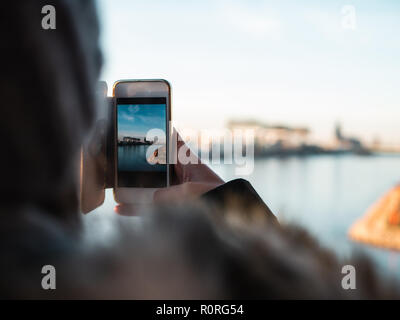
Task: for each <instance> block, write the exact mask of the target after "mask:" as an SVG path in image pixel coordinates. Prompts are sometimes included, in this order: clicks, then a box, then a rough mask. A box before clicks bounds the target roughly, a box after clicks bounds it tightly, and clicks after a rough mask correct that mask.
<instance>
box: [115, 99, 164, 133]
mask: <svg viewBox="0 0 400 320" xmlns="http://www.w3.org/2000/svg"><path fill="white" fill-rule="evenodd" d="M165 111H166V110H165V104H146V105H134V104H129V105H118V115H117V119H118V138H123V137H125V136H129V137H135V138H143V137H146V134H147V132H148V131H149V130H152V129H161V130H163V131H164V132H165V129H166V114H165Z"/></svg>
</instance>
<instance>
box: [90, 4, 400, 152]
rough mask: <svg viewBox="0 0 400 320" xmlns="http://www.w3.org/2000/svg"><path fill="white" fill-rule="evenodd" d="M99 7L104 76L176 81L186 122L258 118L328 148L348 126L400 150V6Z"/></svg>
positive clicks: (201, 125)
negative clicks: (337, 128)
mask: <svg viewBox="0 0 400 320" xmlns="http://www.w3.org/2000/svg"><path fill="white" fill-rule="evenodd" d="M97 3H98V8H99V14H100V21H101V29H102V37H101V42H102V47H103V52H104V58H105V64H104V68H103V72H102V79H103V80H106V81H107V82H108V84H109V87H112V83H113V82H114V81H116V80H119V79H126V78H128V79H129V78H136V79H138V78H163V79H167V80H168V81H169V82H170V83H171V85H172V90H173V96H172V118H173V120H175V121H177V122H178V123H179V124H181V125H183V126H186V127H191V128H195V129H216V128H222V127H223V126H224V125H225V124H226V123H227V121H229V120H230V119H257V120H259V121H263V122H266V123H269V124H284V125H292V126H307V127H309V128H310V129H311V130H312V137H313V138H314V139H315V140H317V141H328V140H329V139H332V137H333V131H334V125H335V123H336V122H340V123H341V124H342V128H343V131H344V133H345V134H347V135H351V136H356V137H359V138H361V139H362V140H363V141H364V142H367V143H368V142H371V141H373V140H374V139H376V138H379V140H380V141H381V142H382V143H384V144H387V145H400V90H399V83H400V82H399V80H400V39H399V34H400V19H399V14H400V1H398V0H371V1H368V0H358V1H337V0H330V1H314V0H307V1H305V0H296V1H295V0H293V1H289V0H280V1H262V0H243V1H237V0H232V1H225V0H213V1H211V0H202V1H194V0H186V1H172V0H171V1H170V0H146V1H135V0H97ZM349 5H350V6H352V7H351V8H353V9H354V11H350V13H349V11H348V8H349V7H345V6H349ZM346 8H347V9H346ZM353 13H354V14H353ZM349 19H350V20H349ZM349 21H350V22H349ZM349 23H350V24H349Z"/></svg>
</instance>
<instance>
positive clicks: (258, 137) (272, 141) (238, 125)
mask: <svg viewBox="0 0 400 320" xmlns="http://www.w3.org/2000/svg"><path fill="white" fill-rule="evenodd" d="M228 128H229V129H231V130H235V129H242V130H247V129H251V130H254V139H255V141H254V142H255V145H256V147H258V148H269V147H271V146H275V145H279V146H280V147H281V148H291V149H293V148H298V147H301V146H303V145H306V144H308V143H309V141H308V140H309V134H310V130H309V129H308V128H305V127H289V126H283V125H267V124H265V123H262V122H259V121H255V120H250V121H230V122H229V123H228Z"/></svg>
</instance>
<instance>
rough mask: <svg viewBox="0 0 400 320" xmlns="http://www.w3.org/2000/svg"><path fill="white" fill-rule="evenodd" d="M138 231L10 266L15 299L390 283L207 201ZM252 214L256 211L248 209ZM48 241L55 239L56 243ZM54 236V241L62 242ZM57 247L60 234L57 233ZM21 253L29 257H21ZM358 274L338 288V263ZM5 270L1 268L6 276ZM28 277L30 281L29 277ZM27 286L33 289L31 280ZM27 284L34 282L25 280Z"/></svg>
mask: <svg viewBox="0 0 400 320" xmlns="http://www.w3.org/2000/svg"><path fill="white" fill-rule="evenodd" d="M144 214H145V215H144V216H143V217H142V218H141V219H142V220H141V222H140V228H136V229H133V228H132V225H131V224H130V223H129V222H127V221H126V220H124V224H122V223H121V224H119V225H118V226H117V227H116V228H117V229H116V234H117V239H115V240H114V241H112V242H110V243H109V244H107V245H90V246H87V245H85V243H82V242H78V243H75V245H72V246H71V245H69V246H67V245H66V246H64V247H65V248H69V249H68V250H66V252H64V254H62V255H59V256H57V255H54V254H52V255H50V256H49V257H47V258H46V257H41V258H40V259H35V261H36V262H35V265H36V267H34V268H29V267H28V265H29V266H32V264H31V263H30V264H28V265H26V264H25V265H24V266H19V268H20V270H19V271H18V268H16V267H15V266H14V268H13V269H12V270H14V271H13V272H16V273H18V272H20V273H21V274H22V275H23V276H22V277H20V276H17V274H15V276H14V275H12V278H13V279H19V280H18V282H17V283H16V282H14V285H13V286H12V288H9V289H10V290H6V288H4V287H3V288H2V289H1V296H2V297H10V292H13V294H14V295H12V296H11V297H13V298H16V297H17V298H67V299H69V298H83V299H86V298H101V299H103V298H110V299H118V298H120V299H217V298H219V299H251V298H253V299H387V298H389V299H390V298H399V295H398V293H397V291H396V289H397V288H396V285H395V282H392V283H389V282H388V279H382V278H379V277H378V276H377V275H376V274H375V272H374V269H373V265H372V264H371V263H370V262H369V260H368V259H366V258H365V257H362V256H356V257H355V258H354V259H350V260H349V261H340V260H339V259H337V258H336V256H335V255H334V254H333V253H332V252H330V251H329V250H326V249H324V248H321V247H320V246H319V244H318V242H317V241H315V240H314V239H313V238H312V237H311V236H310V235H309V234H308V233H307V232H306V231H305V230H303V229H301V228H299V227H296V226H285V227H280V226H279V225H277V224H275V223H274V224H271V223H270V222H268V220H267V219H265V220H262V219H260V218H259V217H258V218H257V219H256V220H253V221H257V223H253V222H251V219H248V218H249V217H250V216H251V215H252V214H251V213H249V212H246V214H245V215H241V214H240V212H234V213H232V212H224V213H222V212H215V211H212V210H210V208H209V206H208V205H207V204H204V203H198V204H188V203H187V204H183V205H181V206H179V207H155V208H153V209H152V210H150V211H149V212H146V213H144ZM254 214H256V215H257V216H258V213H254ZM53 240H54V239H53ZM59 240H60V239H59ZM63 241H64V243H68V241H67V242H65V238H64V239H63ZM24 254H28V253H26V252H25V253H24ZM49 261H50V262H52V263H53V264H54V266H55V267H56V269H57V290H54V291H51V290H50V291H44V290H41V288H40V285H39V284H40V277H41V276H42V275H41V274H40V273H39V270H40V269H39V266H40V265H41V263H43V264H49ZM345 264H351V265H353V266H354V267H355V268H356V270H357V289H356V290H344V289H343V288H342V287H341V280H342V277H343V276H344V275H343V274H342V273H341V269H342V266H343V265H345ZM3 274H4V273H3ZM32 279H37V282H36V283H34V281H32ZM28 284H30V285H28ZM32 284H34V286H33V285H32Z"/></svg>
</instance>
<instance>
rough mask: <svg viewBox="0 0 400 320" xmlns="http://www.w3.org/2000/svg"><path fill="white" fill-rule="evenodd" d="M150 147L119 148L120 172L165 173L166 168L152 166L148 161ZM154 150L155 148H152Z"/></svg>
mask: <svg viewBox="0 0 400 320" xmlns="http://www.w3.org/2000/svg"><path fill="white" fill-rule="evenodd" d="M149 147H151V146H149V145H133V146H119V147H118V169H119V170H120V171H128V172H129V171H163V170H165V168H164V166H162V165H159V164H154V165H151V164H149V163H148V161H147V155H146V153H147V150H148V149H149ZM152 149H154V146H152Z"/></svg>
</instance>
